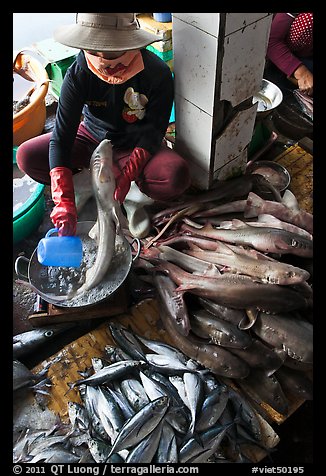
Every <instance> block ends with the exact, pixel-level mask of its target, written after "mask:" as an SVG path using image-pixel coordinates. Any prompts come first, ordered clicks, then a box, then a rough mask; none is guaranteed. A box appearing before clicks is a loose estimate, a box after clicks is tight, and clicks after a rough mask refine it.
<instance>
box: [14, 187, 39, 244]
mask: <svg viewBox="0 0 326 476" xmlns="http://www.w3.org/2000/svg"><path fill="white" fill-rule="evenodd" d="M44 189H45V185H43V184H40V183H39V184H37V187H36V189H35V190H34V192H33V193H32V194H31V195H30V197H29V198H28V199H27V200H26V202H24V203H23V205H22V206H21V207H20V208H18V210H16V211H15V212H14V214H13V240H14V244H16V243H19V242H20V241H22V240H24V239H25V238H27V237H28V236H29V235H31V233H33V231H35V230H36V228H37V227H38V226H39V225H40V223H41V221H42V220H43V217H44V213H45V198H44Z"/></svg>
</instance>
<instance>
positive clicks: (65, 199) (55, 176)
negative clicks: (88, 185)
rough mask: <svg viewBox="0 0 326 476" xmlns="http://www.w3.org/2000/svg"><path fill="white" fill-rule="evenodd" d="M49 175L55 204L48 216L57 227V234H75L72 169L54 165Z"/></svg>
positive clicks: (75, 214)
mask: <svg viewBox="0 0 326 476" xmlns="http://www.w3.org/2000/svg"><path fill="white" fill-rule="evenodd" d="M50 177H51V194H52V200H53V202H54V204H55V206H54V208H53V210H52V212H51V215H50V218H51V220H52V222H53V224H54V226H55V227H56V228H58V229H59V232H58V235H60V236H65V235H75V234H76V224H77V211H76V205H75V193H74V184H73V181H72V171H71V170H70V169H68V168H67V167H55V168H53V169H52V170H50Z"/></svg>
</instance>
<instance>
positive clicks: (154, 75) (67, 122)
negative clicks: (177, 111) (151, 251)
mask: <svg viewBox="0 0 326 476" xmlns="http://www.w3.org/2000/svg"><path fill="white" fill-rule="evenodd" d="M54 39H55V40H56V41H58V42H60V43H62V44H64V45H67V46H70V47H74V48H78V49H80V50H81V51H80V52H79V53H78V55H77V57H76V60H75V61H74V62H73V64H72V65H71V66H70V67H69V68H68V70H67V72H66V74H65V77H64V80H63V83H62V87H61V91H60V97H59V101H58V108H57V112H56V119H55V125H54V129H53V131H52V133H51V132H50V133H47V134H43V135H40V136H39V137H34V138H32V139H29V140H28V141H26V142H24V143H23V144H21V145H20V146H19V148H18V151H17V163H18V166H19V168H20V169H21V170H23V171H24V172H25V173H26V174H27V175H29V176H30V177H32V178H33V179H34V180H36V181H37V182H40V183H43V184H49V185H50V186H51V194H52V199H53V202H54V208H53V210H52V212H51V214H50V218H51V220H52V222H53V224H54V226H55V227H57V228H58V229H59V233H58V234H59V235H74V234H75V233H76V224H77V213H79V210H80V208H81V206H82V204H83V203H85V201H86V200H87V199H88V198H89V197H90V196H91V195H92V189H91V181H90V173H89V163H90V158H91V155H92V153H93V151H94V150H95V148H96V147H97V145H98V144H99V143H100V142H101V141H102V140H103V139H105V138H106V139H109V140H111V142H112V145H113V162H114V166H113V167H114V175H115V178H116V189H115V193H114V198H115V199H116V200H118V201H119V202H120V203H121V204H123V206H124V209H125V211H126V215H127V219H128V225H129V230H130V233H131V234H132V235H133V236H136V237H138V238H142V237H145V236H146V235H147V234H148V233H149V230H150V220H149V217H148V215H147V213H146V211H145V209H144V206H145V205H148V204H150V203H152V202H153V200H159V201H169V200H173V199H174V198H176V197H178V196H179V195H181V194H182V193H183V192H184V191H185V190H186V189H187V188H188V187H189V186H190V174H189V168H188V164H187V162H186V161H185V160H184V159H183V158H182V157H181V156H179V155H178V154H177V153H176V152H174V151H173V150H172V149H171V148H169V147H167V145H166V144H165V142H164V136H165V133H166V130H167V127H168V125H169V118H170V114H171V110H172V105H173V99H174V91H173V78H172V73H171V71H170V69H169V67H168V66H167V64H166V63H165V62H164V61H163V60H162V59H160V58H159V57H158V56H157V55H155V54H154V53H152V52H150V51H148V50H147V49H146V48H145V47H146V46H147V45H149V44H151V43H153V42H155V41H159V40H161V38H160V37H158V36H156V35H153V34H152V33H149V32H147V31H145V30H144V29H141V27H140V25H139V22H138V20H137V17H136V13H77V14H76V23H75V24H72V25H66V26H62V27H60V28H59V29H57V30H56V31H55V32H54ZM81 169H84V170H83V171H81ZM85 169H86V170H87V172H86V177H85V173H83V172H85Z"/></svg>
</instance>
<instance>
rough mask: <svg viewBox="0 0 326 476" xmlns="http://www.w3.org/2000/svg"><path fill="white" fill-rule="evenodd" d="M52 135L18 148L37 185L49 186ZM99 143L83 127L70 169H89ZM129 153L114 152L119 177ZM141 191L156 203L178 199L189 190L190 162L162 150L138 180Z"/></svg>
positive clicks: (22, 167)
mask: <svg viewBox="0 0 326 476" xmlns="http://www.w3.org/2000/svg"><path fill="white" fill-rule="evenodd" d="M50 136H51V133H48V134H42V135H40V136H37V137H33V138H32V139H29V140H28V141H26V142H24V143H23V144H21V145H20V146H19V147H18V150H17V155H16V160H17V165H18V167H19V168H20V170H22V171H23V172H25V173H26V174H27V175H28V176H30V177H31V178H32V179H34V180H35V181H36V182H39V183H43V184H46V185H50V175H49V171H50V169H49V141H50ZM97 145H98V141H97V140H96V139H94V137H92V136H91V135H90V133H89V132H88V131H87V130H86V128H85V127H84V125H83V123H81V124H80V126H79V129H78V132H77V135H76V139H75V143H74V146H73V150H72V157H71V168H72V170H75V171H76V172H77V171H78V169H82V168H85V167H89V163H90V159H91V155H92V153H93V151H94V150H95V148H96V146H97ZM131 151H132V149H130V150H121V149H116V148H113V163H114V165H113V167H114V174H115V176H116V177H117V176H118V175H119V173H120V171H121V170H122V168H123V166H124V165H125V163H126V162H127V161H128V158H129V154H130V153H131ZM137 185H138V186H139V188H140V190H141V191H142V192H143V193H145V194H146V195H148V196H149V197H151V198H152V199H154V200H162V201H165V200H170V199H173V198H175V197H178V196H179V195H180V194H182V193H183V192H184V191H185V190H186V189H187V188H188V187H189V186H190V174H189V167H188V164H187V162H186V161H185V160H184V159H183V158H182V157H180V156H179V155H178V154H177V153H176V152H174V151H173V150H172V149H170V148H169V147H167V146H165V145H162V147H161V149H160V150H159V151H158V152H157V153H156V154H155V155H154V156H153V157H152V158H151V159H150V160H149V162H148V163H147V164H146V166H145V167H144V169H143V172H142V174H141V177H139V179H138V180H137Z"/></svg>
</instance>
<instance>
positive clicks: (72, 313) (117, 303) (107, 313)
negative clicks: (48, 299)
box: [28, 285, 128, 327]
mask: <svg viewBox="0 0 326 476" xmlns="http://www.w3.org/2000/svg"><path fill="white" fill-rule="evenodd" d="M127 309H128V297H127V290H126V287H125V285H123V286H121V287H120V288H119V289H117V291H116V292H115V293H114V295H112V296H111V297H110V298H108V299H107V300H105V301H104V302H102V303H99V304H97V305H94V306H86V307H85V306H84V307H59V306H54V305H53V304H49V306H48V310H47V312H37V313H34V314H31V315H30V316H28V320H29V322H30V323H31V325H32V326H33V327H42V326H47V325H51V324H58V323H60V322H76V321H81V320H83V319H96V318H100V317H111V316H116V315H118V314H122V313H123V312H126V311H127Z"/></svg>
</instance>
